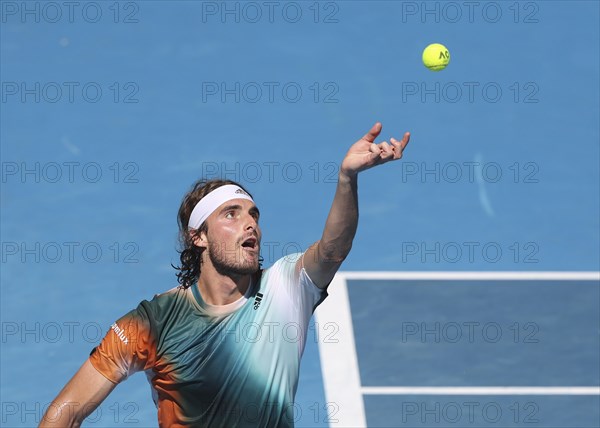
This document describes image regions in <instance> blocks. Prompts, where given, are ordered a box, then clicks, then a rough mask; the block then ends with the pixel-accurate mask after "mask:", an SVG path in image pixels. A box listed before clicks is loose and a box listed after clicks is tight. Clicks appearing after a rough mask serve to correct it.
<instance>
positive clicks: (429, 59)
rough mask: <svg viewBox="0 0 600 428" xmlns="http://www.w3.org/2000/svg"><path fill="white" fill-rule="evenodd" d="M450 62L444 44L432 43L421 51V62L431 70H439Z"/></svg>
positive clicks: (448, 53)
mask: <svg viewBox="0 0 600 428" xmlns="http://www.w3.org/2000/svg"><path fill="white" fill-rule="evenodd" d="M449 63H450V52H448V49H447V48H446V46H444V45H442V44H439V43H432V44H430V45H429V46H427V47H426V48H425V50H424V51H423V64H425V67H427V68H428V69H430V70H431V71H440V70H443V69H444V68H446V66H447V65H448V64H449Z"/></svg>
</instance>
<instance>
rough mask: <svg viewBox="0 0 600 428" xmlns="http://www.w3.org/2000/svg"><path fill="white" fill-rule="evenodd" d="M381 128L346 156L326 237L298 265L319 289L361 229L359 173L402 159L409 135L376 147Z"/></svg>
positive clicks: (330, 277) (327, 279)
mask: <svg viewBox="0 0 600 428" xmlns="http://www.w3.org/2000/svg"><path fill="white" fill-rule="evenodd" d="M381 127H382V126H381V123H379V122H377V123H376V124H375V125H373V127H372V128H371V130H370V131H369V132H367V133H366V134H365V136H364V137H362V138H361V139H360V140H358V141H357V142H356V143H354V144H353V145H352V146H351V147H350V149H349V150H348V153H346V156H345V157H344V160H343V161H342V165H341V167H340V172H339V176H338V183H337V188H336V191H335V196H334V198H333V203H332V205H331V209H330V211H329V215H328V216H327V221H326V222H325V228H324V230H323V235H322V236H321V239H320V240H319V241H317V242H316V243H315V244H314V245H312V246H311V247H310V248H309V249H308V250H307V251H306V253H305V254H304V257H303V260H300V261H299V262H298V263H303V264H304V268H305V269H306V272H307V273H308V275H309V276H310V278H311V279H312V280H313V282H314V283H315V284H316V285H317V286H318V287H319V288H325V287H327V285H328V284H329V283H330V282H331V280H332V279H333V277H334V275H335V273H336V272H337V270H338V269H339V267H340V265H341V264H342V262H343V261H344V259H345V258H346V256H347V255H348V253H350V249H351V248H352V240H353V239H354V235H355V234H356V228H357V226H358V173H359V172H361V171H364V170H366V169H369V168H372V167H374V166H377V165H381V164H384V163H386V162H389V161H392V160H397V159H400V158H401V157H402V151H403V150H404V148H405V147H406V145H407V144H408V141H409V139H410V133H408V132H407V133H405V134H404V137H403V138H402V140H401V141H398V140H396V139H395V138H392V139H391V140H390V143H391V144H389V143H388V142H386V141H384V142H382V143H379V144H376V143H375V139H376V138H377V136H378V135H379V133H380V132H381Z"/></svg>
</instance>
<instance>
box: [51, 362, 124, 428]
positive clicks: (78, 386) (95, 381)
mask: <svg viewBox="0 0 600 428" xmlns="http://www.w3.org/2000/svg"><path fill="white" fill-rule="evenodd" d="M115 386H116V384H115V383H113V382H111V381H110V380H108V379H107V378H105V377H104V376H103V375H102V374H100V372H99V371H98V370H96V368H95V367H94V366H93V365H92V363H90V360H89V359H88V360H87V361H86V362H85V363H83V365H82V366H81V368H80V369H79V370H78V371H77V373H75V375H74V376H73V377H72V378H71V380H70V381H69V382H68V383H67V384H66V385H65V387H64V388H63V389H62V391H60V393H59V394H58V396H57V397H56V398H55V399H54V401H53V402H52V404H51V405H50V406H49V407H48V410H47V412H46V414H45V415H44V417H43V419H42V421H41V424H40V427H52V426H61V427H64V426H79V424H80V423H81V421H83V419H85V418H86V417H87V416H88V415H89V414H90V413H92V412H93V411H94V410H95V409H96V408H97V407H98V406H99V405H100V403H102V401H104V399H105V398H106V397H107V396H108V395H109V394H110V393H111V391H112V390H113V389H114V388H115Z"/></svg>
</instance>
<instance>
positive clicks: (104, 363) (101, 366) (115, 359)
mask: <svg viewBox="0 0 600 428" xmlns="http://www.w3.org/2000/svg"><path fill="white" fill-rule="evenodd" d="M155 356H156V345H155V340H154V335H153V332H152V328H151V323H150V322H149V319H148V314H147V312H146V309H145V308H144V306H143V304H140V305H139V306H138V307H137V308H136V309H134V310H133V311H131V312H129V313H128V314H126V315H125V316H123V317H122V318H120V319H119V320H117V321H116V322H114V323H113V324H112V325H111V326H110V329H109V331H108V333H106V336H105V337H104V339H103V340H102V342H101V343H100V345H98V346H97V347H96V348H94V349H93V350H92V352H91V354H90V362H91V363H92V365H93V366H94V367H95V368H96V370H98V371H99V372H100V373H101V374H102V375H103V376H104V377H106V378H107V379H108V380H110V381H111V382H114V383H119V382H121V381H123V380H125V379H127V377H129V376H130V375H132V374H133V373H135V372H137V371H141V370H146V369H148V368H149V367H152V366H153V364H154V360H155Z"/></svg>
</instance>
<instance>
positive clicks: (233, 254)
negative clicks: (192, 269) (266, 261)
mask: <svg viewBox="0 0 600 428" xmlns="http://www.w3.org/2000/svg"><path fill="white" fill-rule="evenodd" d="M258 219H259V211H258V208H256V205H254V203H253V202H252V201H249V200H247V199H232V200H230V201H227V202H225V203H224V204H222V205H221V206H219V208H217V209H216V210H215V212H213V213H212V214H211V215H210V216H209V217H208V219H207V220H206V221H207V225H208V232H207V233H202V234H201V235H200V242H199V243H198V245H199V246H201V247H206V254H207V256H208V258H209V260H210V262H211V263H212V264H213V266H214V267H215V269H216V270H217V272H219V273H221V274H224V275H227V274H237V275H247V274H252V273H255V272H256V271H257V270H258V268H259V254H260V240H261V237H262V235H261V232H260V227H259V226H258Z"/></svg>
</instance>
